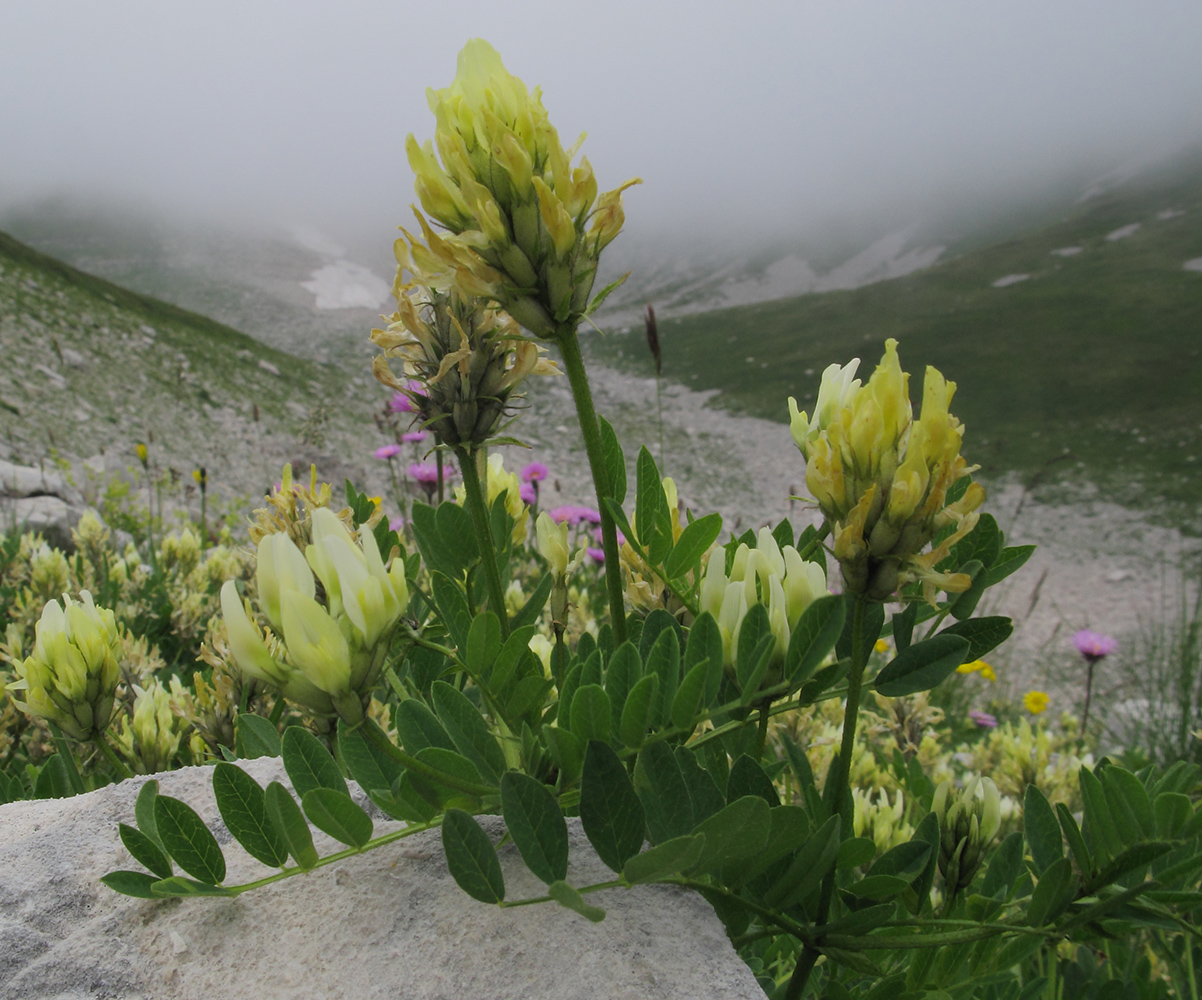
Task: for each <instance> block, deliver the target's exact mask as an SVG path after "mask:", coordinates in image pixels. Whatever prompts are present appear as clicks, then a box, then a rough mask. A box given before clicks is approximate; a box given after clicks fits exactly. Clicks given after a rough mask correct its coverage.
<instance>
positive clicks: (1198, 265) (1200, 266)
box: [1181, 257, 1202, 271]
mask: <svg viewBox="0 0 1202 1000" xmlns="http://www.w3.org/2000/svg"><path fill="white" fill-rule="evenodd" d="M1181 266H1182V267H1183V268H1185V269H1186V270H1187V271H1202V257H1195V258H1194V259H1193V260H1187V261H1186V262H1185V263H1184V264H1182V265H1181Z"/></svg>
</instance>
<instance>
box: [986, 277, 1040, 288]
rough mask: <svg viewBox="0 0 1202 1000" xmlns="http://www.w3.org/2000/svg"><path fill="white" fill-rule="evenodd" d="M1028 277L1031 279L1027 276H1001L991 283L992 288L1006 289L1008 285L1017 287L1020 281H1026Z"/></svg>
mask: <svg viewBox="0 0 1202 1000" xmlns="http://www.w3.org/2000/svg"><path fill="white" fill-rule="evenodd" d="M1029 277H1031V276H1030V275H1029V274H1007V275H1003V276H1002V277H1000V278H998V279H997V281H995V282H994V283H993V287H994V288H1006V287H1008V286H1009V285H1017V284H1018V283H1019V282H1020V281H1026V280H1027V279H1028V278H1029Z"/></svg>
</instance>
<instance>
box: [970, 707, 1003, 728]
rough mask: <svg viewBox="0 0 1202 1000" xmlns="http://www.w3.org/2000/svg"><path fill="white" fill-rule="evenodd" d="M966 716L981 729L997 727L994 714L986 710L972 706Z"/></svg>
mask: <svg viewBox="0 0 1202 1000" xmlns="http://www.w3.org/2000/svg"><path fill="white" fill-rule="evenodd" d="M968 717H969V718H970V719H972V721H973V722H974V723H975V724H976V725H978V726H980V727H981V728H982V729H997V716H996V715H990V714H989V713H988V712H980V711H978V710H977V709H975V708H974V709H973V710H972V711H971V712H969V713H968Z"/></svg>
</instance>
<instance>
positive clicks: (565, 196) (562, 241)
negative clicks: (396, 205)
mask: <svg viewBox="0 0 1202 1000" xmlns="http://www.w3.org/2000/svg"><path fill="white" fill-rule="evenodd" d="M427 97H428V100H429V103H430V108H431V110H432V111H433V112H434V117H435V121H436V125H435V132H434V142H430V141H428V140H427V141H426V142H425V143H419V142H418V141H417V139H415V138H414V137H413V136H412V135H410V136H409V138H408V140H407V142H406V145H405V149H406V152H407V154H408V156H409V164H410V166H411V167H412V168H413V172H414V173H415V174H416V175H417V179H416V182H415V189H416V191H417V196H418V198H419V199H420V201H421V203H422V207H423V208H424V209H425V210H426V212H428V213H429V214H430V215H431V216H432V217H433V218H434V219H436V220H437V221H438V222H439V223H441V224H442V225H443V226H445V227H446V229H447V230H449V231H450V233H451V234H452V235H451V236H449V237H444V238H438V239H436V240H433V241H431V240H430V239H429V230H428V229H427V242H428V244H429V251H430V253H431V254H432V255H433V256H435V257H437V258H438V259H439V260H440V261H441V262H442V265H443V267H444V268H445V269H446V270H447V271H449V272H453V273H454V274H455V275H456V280H457V281H458V282H459V283H460V284H461V286H462V287H463V288H464V289H465V291H466V292H467V293H468V294H471V295H477V296H482V297H487V298H491V299H493V300H494V301H496V302H497V303H498V304H499V305H500V306H501V307H502V308H504V309H505V310H506V311H507V312H509V313H510V315H512V316H513V317H514V318H515V319H516V320H517V321H518V322H519V323H521V324H522V326H524V327H526V329H528V330H529V331H530V332H531V333H533V334H534V335H535V336H537V337H544V338H553V337H556V336H557V335H558V331H559V330H560V329H561V327H562V325H563V324H565V323H568V324H574V323H576V322H578V321H579V319H580V318H581V317H582V316H584V315H585V313H586V311H587V308H588V305H589V300H590V295H591V294H592V288H593V282H594V279H595V277H596V271H597V259H598V257H599V256H600V254H601V251H602V250H603V249H604V248H605V247H606V246H607V245H608V244H609V243H610V242H611V241H612V240H613V239H614V237H615V236H617V234H618V233H619V232H620V231H621V228H622V224H623V222H624V221H625V215H624V213H623V211H622V192H623V191H624V190H625V189H626V188H628V187H630V186H631V185H632V184H637V183H639V181H638V179H637V178H636V179H632V180H630V181H627V182H626V183H625V184H623V185H622V186H621V187H618V188H616V189H614V190H612V191H608V192H605V193H604V194H601V195H600V196H598V194H597V181H596V178H595V177H594V175H593V169H592V166H591V165H590V164H589V162H588V159H587V158H582V159H581V160H580V162H579V163H578V164H577V165H575V166H573V165H572V159H573V158H574V156H575V154H576V151H577V149H578V148H579V145H580V143H581V142H583V139H584V136H583V135H582V136H581V137H580V139H579V140H578V141H577V143H576V145H574V146H573V147H572V148H571V149H566V150H565V149H564V147H563V145H562V143H561V142H560V140H559V134H558V133H557V132H556V130H555V128H554V126H553V125H552V124H551V122H550V119H549V118H548V116H547V111H546V109H545V108H544V107H543V103H542V95H541V92H540V91H539V89H538V88H535V89H534V90H533V91H531V90H528V89H527V87H526V85H525V84H524V83H523V82H522V81H521V80H520V79H518V78H517V77H516V76H514V75H513V74H511V73H510V72H509V71H508V70H507V69H506V68H505V66H504V64H503V63H502V62H501V57H500V55H499V54H498V53H497V51H496V49H494V48H493V47H492V46H491V45H489V44H488V42H486V41H484V40H483V39H479V38H476V39H473V40H472V41H470V42H468V43H467V45H466V46H464V48H463V51H462V52H460V54H459V62H458V67H457V72H456V74H455V79H454V80H453V81H452V83H451V85H450V86H449V87H446V88H444V89H442V90H433V89H431V90H429V91H427ZM436 149H437V151H436ZM423 228H425V224H424V222H423Z"/></svg>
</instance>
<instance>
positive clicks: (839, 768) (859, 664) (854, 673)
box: [785, 594, 975, 1000]
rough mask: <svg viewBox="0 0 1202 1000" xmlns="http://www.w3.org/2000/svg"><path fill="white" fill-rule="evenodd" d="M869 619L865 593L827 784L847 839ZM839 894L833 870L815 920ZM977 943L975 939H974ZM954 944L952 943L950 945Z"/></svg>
mask: <svg viewBox="0 0 1202 1000" xmlns="http://www.w3.org/2000/svg"><path fill="white" fill-rule="evenodd" d="M867 617H868V599H867V598H866V597H864V595H863V594H861V595H859V596H857V597H856V603H855V609H854V610H853V611H852V619H851V669H850V670H849V671H848V675H847V709H846V710H845V712H844V715H843V740H842V742H841V743H840V746H839V756H838V757H836V758H835V762H834V765H833V770H832V773H831V774H829V775H828V776H827V779H826V780H827V781H833V782H834V783H835V784H834V786H833V790H832V792H831V797H830V807H831V812H832V813H833V814H835V815H836V816H842V817H843V836H844V837H847V836H848V833H849V832H850V828H851V815H850V812H851V810H850V795H849V793H848V789H847V776H848V773H849V772H850V770H851V754H852V751H853V750H854V749H855V742H856V719H857V716H858V715H859V713H860V689H861V687H862V685H863V681H864V667H865V665H866V664H867V663H868V643H867V642H866V641H865V634H864V622H865V620H866V618H867ZM834 894H835V869H834V868H833V867H832V868H831V870H830V871H829V872H828V873H827V876H826V878H825V879H823V880H822V894H821V895H820V896H819V898H818V913H817V915H816V917H815V919H814V923H816V924H825V923H826V918H827V916H828V915H829V913H830V911H831V899H832V897H833V896H834ZM974 940H975V939H974ZM949 943H950V942H949ZM819 954H820V953H819V952H818V951H817V950H816V949H815V948H813V947H811V946H809V945H807V946H806V948H805V949H804V950H803V951H802V953H801V957H800V958H799V959H798V960H797V968H795V969H794V970H793V976H792V978H791V979H790V980H789V985H788V988H787V989H786V990H785V1000H798V998H799V997H800V996H801V995H802V994H803V993H805V988H806V984H807V983H808V982H809V980H810V974H811V973H812V972H813V971H814V963H815V962H817V961H818V955H819Z"/></svg>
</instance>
